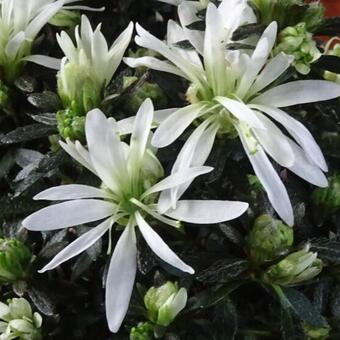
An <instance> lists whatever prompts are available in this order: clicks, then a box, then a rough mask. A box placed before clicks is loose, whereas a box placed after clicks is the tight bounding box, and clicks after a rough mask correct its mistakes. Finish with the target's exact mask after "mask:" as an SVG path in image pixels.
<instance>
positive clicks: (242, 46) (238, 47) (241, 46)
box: [226, 43, 255, 50]
mask: <svg viewBox="0 0 340 340" xmlns="http://www.w3.org/2000/svg"><path fill="white" fill-rule="evenodd" d="M226 49H227V50H253V49H255V46H253V45H248V44H241V43H230V44H228V45H227V46H226Z"/></svg>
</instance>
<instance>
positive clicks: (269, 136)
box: [253, 111, 295, 167]
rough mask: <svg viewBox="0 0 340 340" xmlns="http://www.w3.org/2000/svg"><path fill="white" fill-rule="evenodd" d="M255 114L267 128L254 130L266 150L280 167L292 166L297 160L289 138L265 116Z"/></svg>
mask: <svg viewBox="0 0 340 340" xmlns="http://www.w3.org/2000/svg"><path fill="white" fill-rule="evenodd" d="M254 112H255V113H256V115H257V117H258V118H259V120H260V121H261V122H262V124H263V126H264V127H265V130H258V129H253V132H254V134H255V136H256V138H257V139H258V141H259V142H260V144H261V145H262V147H263V148H264V150H265V151H266V152H267V153H268V154H269V155H270V156H271V157H272V158H273V159H274V160H275V161H276V162H277V163H279V164H280V165H282V166H284V167H289V166H292V165H293V163H294V160H295V158H294V153H293V150H292V148H291V147H290V143H289V139H288V137H286V136H285V135H284V134H283V133H282V132H281V130H280V129H279V128H278V127H277V126H276V125H275V124H274V123H273V122H272V121H271V120H270V119H269V118H267V117H266V116H265V115H263V114H262V113H259V112H256V111H254Z"/></svg>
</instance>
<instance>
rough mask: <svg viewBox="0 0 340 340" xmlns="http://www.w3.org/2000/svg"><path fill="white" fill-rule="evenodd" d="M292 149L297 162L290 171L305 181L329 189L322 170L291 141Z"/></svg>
mask: <svg viewBox="0 0 340 340" xmlns="http://www.w3.org/2000/svg"><path fill="white" fill-rule="evenodd" d="M290 143H291V148H292V150H293V152H294V156H295V162H294V164H293V165H292V166H290V167H288V169H289V170H290V171H292V172H294V173H295V174H296V175H297V176H299V177H301V178H303V179H304V180H305V181H307V182H309V183H312V184H314V185H316V186H319V187H322V188H324V187H327V185H328V181H327V178H326V176H325V175H324V173H323V172H322V171H321V170H320V168H319V167H318V166H316V165H314V164H313V163H312V162H311V161H310V160H309V159H308V158H307V157H306V155H305V152H304V150H303V149H301V148H300V147H299V146H298V145H296V144H295V143H294V142H293V141H290Z"/></svg>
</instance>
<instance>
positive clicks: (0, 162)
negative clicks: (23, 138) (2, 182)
mask: <svg viewBox="0 0 340 340" xmlns="http://www.w3.org/2000/svg"><path fill="white" fill-rule="evenodd" d="M14 155H15V151H14V150H9V151H7V152H6V153H5V154H4V155H3V156H2V157H1V159H0V178H3V177H6V176H7V175H8V173H9V171H10V170H11V168H12V166H13V165H14V164H15V157H14Z"/></svg>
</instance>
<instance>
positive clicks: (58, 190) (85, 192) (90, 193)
mask: <svg viewBox="0 0 340 340" xmlns="http://www.w3.org/2000/svg"><path fill="white" fill-rule="evenodd" d="M109 197H110V195H109V194H108V193H107V192H106V191H105V190H102V189H98V188H95V187H91V186H88V185H81V184H67V185H60V186H58V187H53V188H49V189H47V190H44V191H42V192H40V193H39V194H37V195H35V196H34V198H33V199H35V200H50V201H62V200H74V199H81V198H109Z"/></svg>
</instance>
